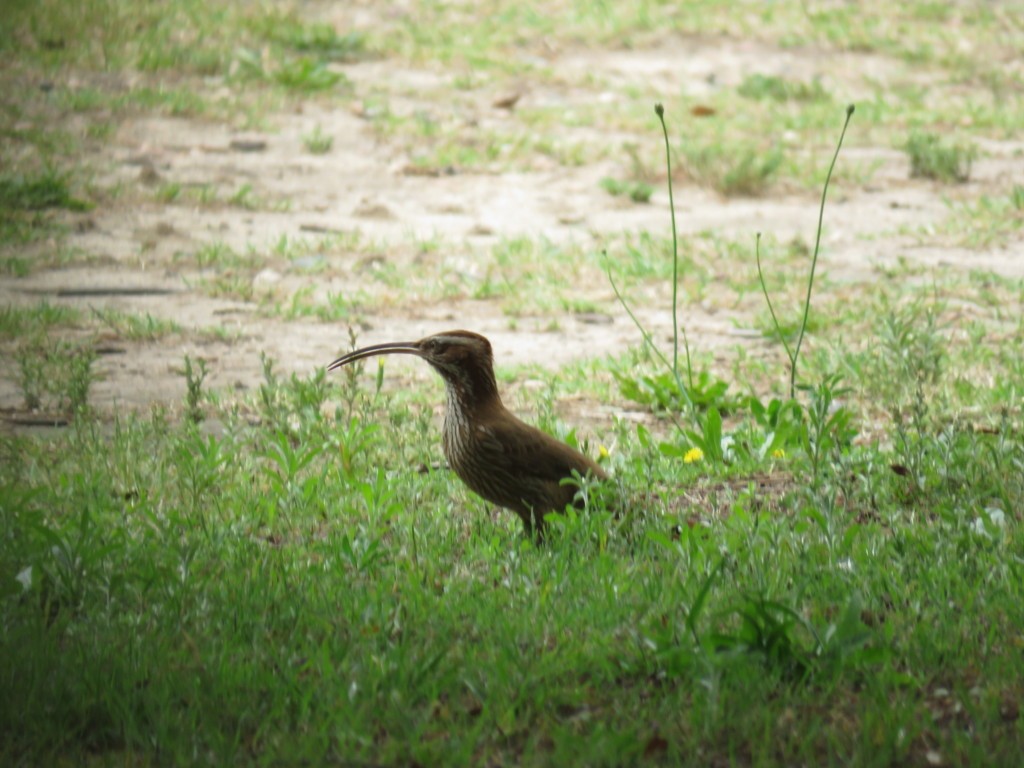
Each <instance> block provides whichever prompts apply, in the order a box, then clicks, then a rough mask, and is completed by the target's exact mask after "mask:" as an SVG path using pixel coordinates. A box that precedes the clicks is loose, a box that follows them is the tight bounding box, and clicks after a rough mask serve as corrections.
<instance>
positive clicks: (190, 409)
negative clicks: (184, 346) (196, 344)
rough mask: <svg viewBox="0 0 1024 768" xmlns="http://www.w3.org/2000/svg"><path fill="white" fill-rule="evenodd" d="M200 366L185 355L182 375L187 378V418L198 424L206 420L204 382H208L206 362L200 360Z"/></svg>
mask: <svg viewBox="0 0 1024 768" xmlns="http://www.w3.org/2000/svg"><path fill="white" fill-rule="evenodd" d="M197 363H198V365H193V364H192V357H191V356H190V355H185V365H184V368H183V370H182V374H183V375H184V376H185V418H187V419H188V420H189V421H190V422H192V423H193V424H198V423H199V422H201V421H202V420H203V419H205V418H206V414H205V413H203V382H204V381H206V375H207V373H208V371H207V370H206V361H205V360H203V359H202V358H199V359H198V361H197Z"/></svg>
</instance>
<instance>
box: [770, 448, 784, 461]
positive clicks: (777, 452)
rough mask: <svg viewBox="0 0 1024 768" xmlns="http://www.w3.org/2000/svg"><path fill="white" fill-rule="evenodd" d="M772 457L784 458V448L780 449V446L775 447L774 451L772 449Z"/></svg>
mask: <svg viewBox="0 0 1024 768" xmlns="http://www.w3.org/2000/svg"><path fill="white" fill-rule="evenodd" d="M772 458H773V459H784V458H786V452H785V451H784V450H782V449H781V448H776V449H775V450H774V451H772Z"/></svg>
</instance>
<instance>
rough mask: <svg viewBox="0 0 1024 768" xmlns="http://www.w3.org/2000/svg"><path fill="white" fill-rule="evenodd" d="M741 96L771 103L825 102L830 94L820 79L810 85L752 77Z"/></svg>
mask: <svg viewBox="0 0 1024 768" xmlns="http://www.w3.org/2000/svg"><path fill="white" fill-rule="evenodd" d="M736 90H737V93H739V95H740V96H745V97H747V98H748V99H759V100H760V99H768V100H771V101H824V100H826V99H827V98H828V92H827V91H825V89H824V88H823V87H822V85H821V81H820V80H818V79H815V80H812V81H811V82H810V83H802V82H795V81H792V80H786V79H784V78H781V77H777V76H775V75H760V74H757V75H750V76H748V77H746V78H745V79H744V80H743V82H742V83H740V86H739V88H737V89H736Z"/></svg>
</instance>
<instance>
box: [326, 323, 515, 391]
mask: <svg viewBox="0 0 1024 768" xmlns="http://www.w3.org/2000/svg"><path fill="white" fill-rule="evenodd" d="M395 354H405V355H416V356H417V357H422V358H423V359H424V360H426V361H427V362H428V363H430V365H431V366H433V368H434V370H436V371H437V372H438V373H440V374H441V377H442V378H443V379H444V381H445V384H446V385H448V387H449V389H450V390H454V392H453V394H455V395H457V396H458V397H459V398H460V399H461V400H462V401H463V402H465V403H473V402H478V401H479V402H482V401H484V400H486V399H489V398H490V397H492V396H493V397H497V394H498V387H497V384H496V382H495V380H494V356H493V353H492V352H491V343H490V342H489V341H488V340H487V339H486V338H484V337H483V336H481V335H480V334H479V333H473V332H472V331H445V332H444V333H435V334H434V335H432V336H426V337H425V338H422V339H420V340H419V341H395V342H388V343H386V344H374V345H372V346H369V347H363V348H361V349H357V350H354V351H353V352H349V353H348V354H347V355H343V356H342V357H339V358H338V359H337V360H335V361H334V362H332V363H331V364H330V365H328V366H327V370H328V371H333V370H336V369H338V368H341V367H342V366H344V365H348V364H349V363H354V362H356V361H357V360H362V359H364V358H367V357H373V356H374V355H395Z"/></svg>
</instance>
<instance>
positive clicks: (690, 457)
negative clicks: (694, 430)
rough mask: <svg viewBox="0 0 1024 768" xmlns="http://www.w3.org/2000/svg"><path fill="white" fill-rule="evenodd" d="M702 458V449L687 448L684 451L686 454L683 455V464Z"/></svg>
mask: <svg viewBox="0 0 1024 768" xmlns="http://www.w3.org/2000/svg"><path fill="white" fill-rule="evenodd" d="M703 458H704V451H702V450H701V449H700V448H691V449H690V450H688V451H687V452H686V455H685V456H683V463H684V464H693V463H694V462H696V461H700V460H701V459H703Z"/></svg>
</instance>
